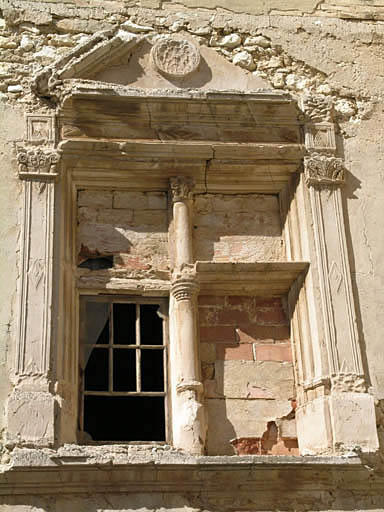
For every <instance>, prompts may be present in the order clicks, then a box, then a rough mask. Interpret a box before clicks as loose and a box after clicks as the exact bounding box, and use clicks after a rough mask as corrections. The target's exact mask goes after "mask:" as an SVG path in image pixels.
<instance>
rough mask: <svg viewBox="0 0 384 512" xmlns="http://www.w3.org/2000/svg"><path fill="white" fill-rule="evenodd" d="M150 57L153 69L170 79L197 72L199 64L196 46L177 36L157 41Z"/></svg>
mask: <svg viewBox="0 0 384 512" xmlns="http://www.w3.org/2000/svg"><path fill="white" fill-rule="evenodd" d="M151 56H152V62H153V64H154V66H155V69H156V70H157V71H159V72H160V73H161V74H162V75H165V76H168V77H170V78H185V77H187V76H189V75H190V74H192V73H194V72H195V71H197V69H198V67H199V64H200V50H199V48H198V47H197V45H196V44H194V43H193V42H192V41H189V40H187V39H184V38H181V37H178V36H171V37H166V38H162V39H160V40H159V41H157V42H156V43H155V44H154V46H153V48H152V51H151Z"/></svg>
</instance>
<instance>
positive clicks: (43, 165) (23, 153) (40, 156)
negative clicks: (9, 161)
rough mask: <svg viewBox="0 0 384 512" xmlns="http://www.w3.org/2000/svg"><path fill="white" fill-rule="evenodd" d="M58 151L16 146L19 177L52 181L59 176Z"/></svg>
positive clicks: (59, 156)
mask: <svg viewBox="0 0 384 512" xmlns="http://www.w3.org/2000/svg"><path fill="white" fill-rule="evenodd" d="M60 158H61V155H60V152H59V151H57V150H55V149H49V148H42V147H28V146H19V147H17V165H18V173H19V178H20V179H35V180H36V179H37V180H39V181H54V180H56V178H57V177H58V176H59V173H58V164H59V162H60Z"/></svg>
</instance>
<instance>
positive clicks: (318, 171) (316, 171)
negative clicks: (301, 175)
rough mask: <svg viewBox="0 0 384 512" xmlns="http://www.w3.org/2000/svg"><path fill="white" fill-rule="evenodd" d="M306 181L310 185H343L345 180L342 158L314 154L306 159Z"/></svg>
mask: <svg viewBox="0 0 384 512" xmlns="http://www.w3.org/2000/svg"><path fill="white" fill-rule="evenodd" d="M304 172H305V179H306V181H307V183H308V185H324V186H327V185H342V184H343V183H344V178H345V167H344V162H343V160H342V159H341V158H335V157H333V156H327V155H322V154H318V153H313V154H311V155H310V156H309V157H307V158H304Z"/></svg>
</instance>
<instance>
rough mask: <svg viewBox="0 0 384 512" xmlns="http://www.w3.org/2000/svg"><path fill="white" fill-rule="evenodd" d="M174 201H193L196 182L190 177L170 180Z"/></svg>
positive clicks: (175, 177) (174, 177)
mask: <svg viewBox="0 0 384 512" xmlns="http://www.w3.org/2000/svg"><path fill="white" fill-rule="evenodd" d="M169 185H170V192H171V197H172V201H173V202H174V203H176V202H177V201H186V200H188V199H192V196H193V189H194V180H193V179H192V178H190V177H189V176H172V177H171V178H169Z"/></svg>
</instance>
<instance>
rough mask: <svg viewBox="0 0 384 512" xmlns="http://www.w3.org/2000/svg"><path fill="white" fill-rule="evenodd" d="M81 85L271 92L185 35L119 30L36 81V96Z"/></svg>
mask: <svg viewBox="0 0 384 512" xmlns="http://www.w3.org/2000/svg"><path fill="white" fill-rule="evenodd" d="M73 80H80V81H84V80H85V81H91V82H99V83H106V84H115V85H119V86H123V87H129V88H135V89H152V90H153V89H168V90H169V89H201V90H211V91H212V90H215V91H224V90H229V89H231V90H236V91H239V92H241V91H244V92H246V91H257V90H268V89H269V90H270V89H271V86H270V84H269V83H268V82H267V81H265V80H263V79H262V78H260V77H259V76H256V75H254V74H253V73H251V72H249V71H247V70H245V69H242V68H241V67H238V66H236V65H234V64H233V63H232V62H230V61H228V60H227V59H225V58H224V57H223V56H221V55H219V54H218V53H217V52H216V51H215V50H214V49H212V48H209V47H207V46H204V45H201V46H200V45H199V43H198V42H197V40H195V39H194V38H193V36H191V35H190V34H187V33H178V34H176V35H175V34H170V35H169V34H168V35H160V34H156V33H154V32H152V33H150V34H135V33H132V32H129V31H127V30H124V29H122V28H120V29H118V30H116V31H114V32H112V31H110V32H106V33H99V34H95V36H93V37H92V38H91V39H90V40H89V41H87V42H86V43H84V44H83V45H79V46H78V47H76V48H75V49H74V50H73V51H72V52H70V53H69V54H67V55H66V56H65V57H63V58H62V59H61V60H60V61H58V62H56V63H55V64H53V65H52V66H50V67H49V68H46V69H45V70H44V71H42V72H41V73H40V74H39V75H38V76H37V77H36V79H35V87H34V89H35V92H37V93H38V94H39V95H40V96H51V97H52V96H57V94H55V91H54V90H55V89H56V90H59V89H60V86H62V84H65V82H68V81H73Z"/></svg>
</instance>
